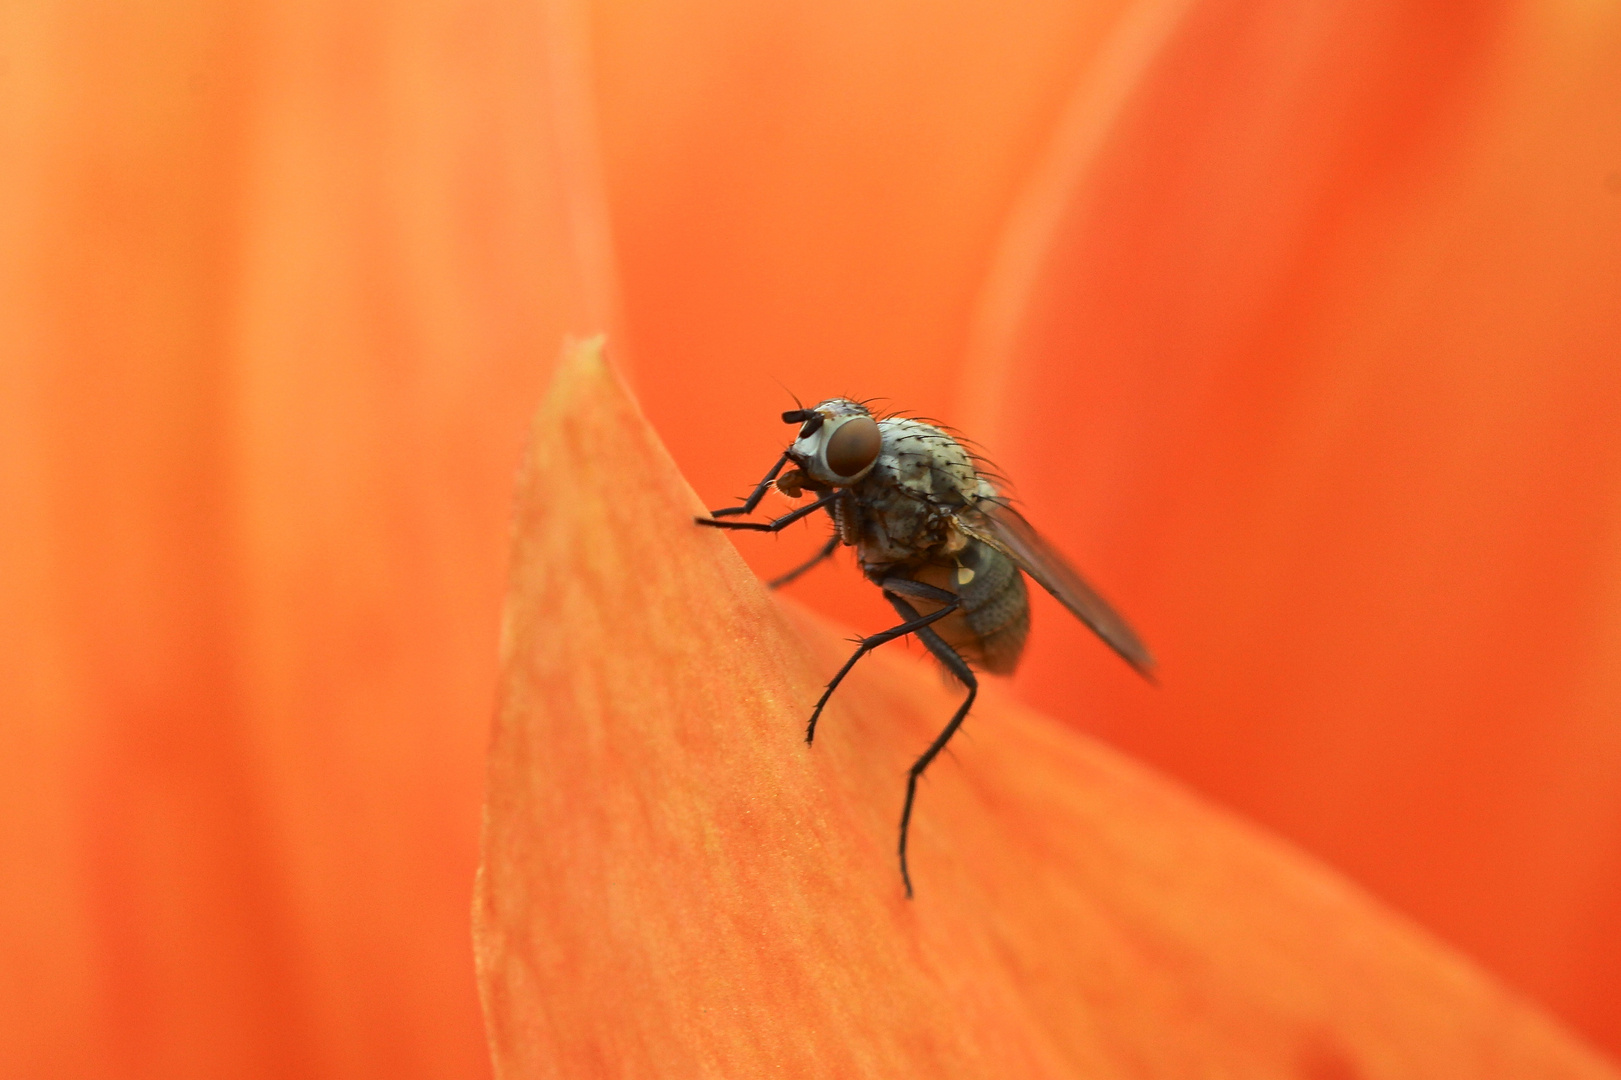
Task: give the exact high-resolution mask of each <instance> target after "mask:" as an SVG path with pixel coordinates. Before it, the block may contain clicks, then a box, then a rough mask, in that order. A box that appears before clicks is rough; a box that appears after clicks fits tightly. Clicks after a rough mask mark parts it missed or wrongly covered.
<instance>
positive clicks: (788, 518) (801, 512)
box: [692, 491, 840, 532]
mask: <svg viewBox="0 0 1621 1080" xmlns="http://www.w3.org/2000/svg"><path fill="white" fill-rule="evenodd" d="M839 495H840V492H837V491H830V492H828V493H827V494H826V495H823V496H822V497H821V498H820V499H817V500H816V501H815V502H813V503H806V504H805V505H804V506H801V507H800V508H799V509H798V510H795V511H793V512H791V513H787V514H784V515H782V517H780V518H772V519H771V520H770V521H716V520H715V519H714V518H693V519H692V520H694V521H696V522H697V523H698V524H700V525H708V526H709V527H710V528H713V529H744V530H747V531H749V532H781V531H782V530H783V529H785V528H787V527H788V526H789V525H792V524H793V523H794V522H796V521H798V520H799V519H800V518H802V517H805V516H806V515H807V514H813V513H815V512H816V511H818V510H820V509H822V508H823V507H825V506H830V505H832V503H833V500H834V499H837V498H838V497H839ZM735 509H737V511H738V512H739V513H742V512H743V511H742V508H741V507H737V508H735ZM716 513H719V511H716Z"/></svg>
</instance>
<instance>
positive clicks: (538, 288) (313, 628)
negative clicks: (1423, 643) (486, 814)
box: [0, 0, 602, 1080]
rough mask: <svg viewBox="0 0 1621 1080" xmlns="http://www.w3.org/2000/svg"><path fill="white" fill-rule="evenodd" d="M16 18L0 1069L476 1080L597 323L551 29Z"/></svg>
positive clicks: (3, 319)
mask: <svg viewBox="0 0 1621 1080" xmlns="http://www.w3.org/2000/svg"><path fill="white" fill-rule="evenodd" d="M4 21H5V27H6V31H5V34H4V35H3V37H4V40H5V48H4V55H3V56H0V99H3V100H0V159H3V161H4V165H3V166H0V229H3V232H0V236H3V242H0V339H3V340H4V342H5V345H4V350H5V356H4V360H3V362H0V461H3V464H0V619H3V620H4V623H5V627H4V628H5V650H4V651H5V660H4V661H3V662H0V717H3V718H4V719H3V723H0V728H3V730H4V732H5V740H6V741H5V749H4V752H3V753H0V800H4V805H3V812H0V816H3V817H4V820H5V822H6V825H5V827H4V828H3V829H0V875H3V876H4V877H3V881H0V936H3V947H0V955H3V956H4V962H5V967H6V971H7V974H6V977H5V978H3V979H0V1075H4V1076H7V1077H50V1078H52V1080H56V1078H72V1077H94V1078H96V1080H106V1078H123V1077H130V1078H145V1077H161V1078H164V1080H182V1078H198V1080H203V1078H207V1080H213V1078H217V1077H237V1078H250V1077H261V1076H262V1077H274V1078H277V1080H282V1078H287V1077H302V1076H343V1077H346V1078H364V1077H372V1076H378V1077H382V1076H386V1077H390V1078H393V1080H401V1078H408V1077H416V1076H432V1077H435V1078H445V1077H465V1076H472V1077H477V1076H480V1075H487V1074H488V1071H489V1064H488V1053H487V1050H486V1048H485V1040H484V1032H483V1023H482V1018H481V1017H480V1015H479V1009H478V1002H477V998H476V991H475V987H474V980H473V970H472V964H471V957H470V950H469V948H468V932H469V925H468V913H467V912H468V903H467V898H468V894H469V891H470V886H471V880H472V874H473V871H474V868H475V866H476V862H477V848H476V845H477V839H476V837H477V822H478V807H479V802H480V797H481V792H482V779H483V755H484V749H485V742H486V731H485V717H486V716H487V715H488V711H489V708H490V704H491V700H492V693H491V691H492V688H493V685H494V681H495V675H496V665H495V662H494V653H495V644H496V642H495V638H496V633H495V627H496V625H497V623H498V619H499V611H500V599H501V595H502V584H503V574H502V570H501V568H502V566H503V563H504V559H503V547H504V538H505V525H506V522H507V515H508V511H509V507H510V498H511V476H512V463H513V462H514V461H515V460H517V458H518V454H519V450H520V446H521V434H522V431H523V428H524V423H525V421H526V420H527V419H528V415H529V413H530V407H529V405H528V404H525V403H527V402H532V401H533V400H534V399H535V398H536V397H537V396H538V394H539V392H540V390H541V389H542V387H543V386H544V375H545V372H544V370H543V369H544V367H545V365H546V364H548V363H549V361H550V359H551V356H552V355H553V351H554V349H555V343H556V342H557V341H558V340H559V339H560V337H561V332H562V331H563V330H564V329H565V328H571V327H575V326H582V325H583V328H586V329H590V328H594V327H595V326H597V325H598V324H599V323H600V320H601V312H600V308H601V306H602V305H601V303H600V301H599V300H598V299H593V298H592V297H590V296H585V295H582V294H583V293H591V292H593V291H600V288H601V285H602V282H601V281H600V280H598V279H597V278H595V277H593V276H592V274H591V273H590V270H591V269H592V268H593V264H592V261H591V260H590V259H587V258H582V257H581V256H580V255H579V254H578V252H576V251H575V250H573V248H574V247H575V236H574V235H573V234H574V232H575V231H576V230H575V229H574V224H575V220H576V219H577V214H576V213H575V211H576V210H577V209H578V208H577V207H573V206H571V205H569V202H570V199H571V198H574V195H573V193H572V191H571V189H572V188H575V187H577V186H578V185H579V184H580V183H581V182H582V177H581V176H580V175H579V172H580V170H581V169H582V165H581V163H580V162H579V161H577V160H573V159H571V158H569V157H568V155H567V154H565V153H563V152H560V151H559V149H558V148H559V147H560V146H562V147H563V148H564V149H565V150H567V149H568V140H567V139H566V138H562V137H559V136H558V135H557V134H556V133H555V132H554V131H553V130H552V128H553V125H554V122H555V120H556V117H555V116H554V114H553V112H552V109H553V104H554V102H553V100H552V97H551V95H552V93H553V91H554V89H555V88H556V87H557V86H558V85H560V83H562V82H564V81H566V80H562V79H560V78H554V73H553V72H552V71H551V70H549V66H548V65H549V64H550V63H552V62H555V61H557V60H558V58H559V57H563V56H565V55H566V48H565V46H566V44H567V43H566V42H559V41H557V40H556V39H552V38H548V32H549V28H548V27H546V26H545V25H542V21H543V20H542V12H540V11H539V10H538V9H536V7H535V5H531V4H523V3H517V4H511V3H505V2H504V0H496V2H494V3H474V4H464V3H461V2H459V0H457V2H442V3H433V2H430V3H427V4H415V5H411V6H409V7H408V8H405V7H400V6H399V5H394V4H383V3H376V2H373V0H342V2H339V3H335V4H296V3H295V4H282V3H260V4H255V3H249V4H238V3H209V2H206V0H205V2H203V3H192V4H179V5H173V4H158V5H145V4H138V5H125V6H111V7H110V6H108V5H105V4H98V3H83V2H75V0H62V2H56V3H45V4H28V5H25V6H23V7H11V8H8V10H7V13H6V15H5V19H4ZM542 43H546V44H547V45H548V46H549V47H551V48H552V50H553V51H551V52H547V51H545V50H543V49H542V48H541V44H542ZM591 179H593V177H591V176H590V175H586V176H585V177H583V180H586V181H588V180H591ZM582 267H583V269H582ZM542 343H544V344H542Z"/></svg>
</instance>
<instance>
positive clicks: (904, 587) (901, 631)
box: [805, 578, 962, 745]
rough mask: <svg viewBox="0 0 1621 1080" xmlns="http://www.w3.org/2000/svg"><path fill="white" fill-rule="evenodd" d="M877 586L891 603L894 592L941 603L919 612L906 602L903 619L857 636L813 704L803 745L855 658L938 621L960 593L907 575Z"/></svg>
mask: <svg viewBox="0 0 1621 1080" xmlns="http://www.w3.org/2000/svg"><path fill="white" fill-rule="evenodd" d="M878 587H879V588H880V589H882V590H884V596H885V597H886V598H887V599H888V600H889V602H890V603H891V604H894V603H896V601H897V600H899V597H897V596H896V595H895V594H896V593H907V594H909V595H912V596H916V597H919V598H921V599H924V600H936V601H938V602H940V603H941V604H943V605H945V606H944V607H942V608H941V609H940V610H939V611H931V612H929V613H928V614H927V615H919V614H918V613H917V612H916V611H914V610H913V609H912V607H911V606H910V605H907V607H906V611H905V612H903V613H902V616H901V617H902V618H904V619H906V621H905V622H903V623H901V624H900V625H899V626H892V627H890V628H889V629H888V630H885V631H883V632H881V633H877V634H874V635H872V637H868V638H862V639H861V642H860V644H858V645H857V646H856V651H855V652H854V653H853V654H852V655H851V656H850V659H848V660H846V661H845V662H844V666H843V667H841V668H840V669H839V673H838V674H837V675H835V676H833V678H832V679H831V680H830V681H829V682H828V684H827V689H826V690H823V691H822V696H821V698H820V699H819V700H818V701H817V702H816V708H815V709H814V710H813V711H812V712H811V718H810V723H809V724H807V725H805V742H806V744H807V745H808V744H810V743H811V742H814V741H815V739H816V721H818V720H820V719H821V717H822V709H823V707H824V706H826V705H827V699H828V698H830V697H832V696H833V691H835V690H837V689H838V688H839V683H841V682H843V681H844V677H845V676H846V675H848V674H850V669H851V668H853V667H855V666H856V661H857V660H860V659H861V658H862V657H863V656H866V655H867V654H868V653H870V652H872V650H874V649H876V648H877V647H878V646H880V645H882V644H884V642H886V641H894V640H895V639H896V638H898V637H905V636H906V635H907V634H913V633H917V632H918V631H920V630H922V629H924V628H925V627H927V626H928V625H929V624H931V623H935V622H939V621H940V620H941V619H943V618H945V617H946V616H947V615H950V614H951V613H952V612H953V611H956V610H957V606H958V605H959V604H961V603H962V597H960V596H958V595H957V594H956V593H949V592H946V591H945V590H944V589H936V588H935V587H934V586H933V585H925V584H923V582H921V581H913V580H911V579H910V578H885V579H884V580H883V581H882V582H880V583H879V585H878ZM895 610H896V611H900V610H901V609H900V608H899V607H896V609H895Z"/></svg>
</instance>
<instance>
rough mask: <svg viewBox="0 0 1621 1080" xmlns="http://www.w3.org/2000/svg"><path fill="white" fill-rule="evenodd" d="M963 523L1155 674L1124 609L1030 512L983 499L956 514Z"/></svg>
mask: <svg viewBox="0 0 1621 1080" xmlns="http://www.w3.org/2000/svg"><path fill="white" fill-rule="evenodd" d="M955 517H956V521H957V524H958V526H959V527H960V528H961V529H962V530H963V531H964V532H966V533H967V534H968V535H970V536H972V537H974V538H975V539H976V540H982V541H984V542H985V543H987V544H989V545H991V546H992V547H994V548H996V549H997V550H998V551H1000V552H1002V553H1003V554H1004V555H1006V556H1007V557H1008V558H1010V559H1012V560H1013V561H1014V562H1016V563H1018V564H1019V568H1020V569H1021V570H1023V571H1024V572H1025V573H1027V574H1029V575H1030V576H1031V577H1033V578H1035V579H1036V581H1037V582H1038V583H1039V584H1040V585H1041V587H1042V588H1043V589H1046V590H1047V591H1048V592H1050V593H1052V594H1053V595H1054V596H1056V597H1057V598H1058V602H1059V603H1061V604H1063V605H1064V606H1065V607H1067V608H1069V610H1070V613H1071V614H1072V615H1074V616H1075V617H1076V618H1077V619H1079V620H1081V622H1083V623H1085V624H1086V625H1087V626H1089V627H1091V629H1092V632H1093V633H1095V634H1097V636H1098V637H1100V638H1102V639H1103V640H1104V643H1105V644H1107V645H1108V646H1109V648H1111V649H1113V650H1114V651H1115V652H1117V653H1119V654H1120V656H1121V658H1122V659H1124V660H1125V661H1126V663H1128V664H1130V665H1131V666H1132V667H1134V668H1136V669H1137V671H1138V672H1140V673H1141V674H1142V675H1144V676H1145V677H1147V678H1149V679H1152V678H1153V674H1152V673H1153V668H1154V657H1153V656H1152V655H1150V653H1149V651H1148V647H1147V646H1146V645H1144V644H1143V643H1142V641H1141V640H1139V639H1138V637H1137V633H1136V631H1134V630H1132V628H1131V627H1130V625H1128V624H1127V622H1126V620H1125V619H1124V618H1122V617H1121V615H1120V613H1119V612H1118V611H1116V610H1115V609H1114V608H1112V607H1110V606H1109V602H1108V601H1107V600H1105V599H1103V597H1101V596H1099V595H1098V594H1097V590H1095V589H1093V588H1092V586H1090V585H1088V584H1087V583H1086V581H1085V579H1084V578H1082V577H1081V575H1080V574H1079V573H1077V572H1076V570H1075V568H1074V567H1073V566H1071V565H1070V564H1069V561H1068V560H1067V559H1065V558H1064V557H1063V556H1062V555H1060V554H1059V553H1058V552H1057V551H1056V550H1054V549H1053V547H1052V545H1051V544H1049V543H1047V541H1045V540H1043V539H1042V538H1041V534H1040V533H1038V532H1036V530H1035V529H1034V528H1033V527H1032V526H1031V524H1030V523H1029V522H1028V521H1026V520H1024V516H1023V515H1022V514H1020V513H1019V512H1018V511H1017V510H1015V509H1013V507H1011V506H1009V505H1007V503H1005V502H1003V501H1002V500H1001V499H995V498H988V499H986V498H982V499H978V500H976V501H975V502H973V503H972V504H970V505H969V506H965V507H963V508H962V509H961V510H959V511H958V512H957V513H956V515H955Z"/></svg>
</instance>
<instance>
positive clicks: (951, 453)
mask: <svg viewBox="0 0 1621 1080" xmlns="http://www.w3.org/2000/svg"><path fill="white" fill-rule="evenodd" d="M878 428H879V431H880V433H881V434H882V436H883V446H882V448H881V449H880V450H879V452H878V461H877V463H876V464H875V465H874V466H873V468H872V471H871V472H870V473H868V474H867V475H866V476H865V477H863V478H862V479H861V481H860V482H859V483H857V484H856V485H855V486H854V487H852V488H851V489H850V493H851V495H852V496H853V498H852V499H851V500H848V501H846V502H845V503H844V504H843V505H841V506H840V507H839V512H838V515H837V516H838V519H839V533H840V535H841V536H842V537H843V539H844V541H845V543H853V544H854V545H855V548H856V554H857V557H858V558H859V559H860V560H861V567H862V569H863V570H864V571H865V572H866V573H867V576H868V577H871V578H873V579H874V580H878V579H879V578H881V577H882V576H883V575H884V573H886V572H887V571H888V570H889V569H890V568H892V567H896V566H921V565H923V564H925V563H930V562H937V561H941V560H945V559H950V558H952V557H954V556H955V555H956V554H957V553H958V552H960V551H961V550H962V548H963V547H964V545H965V544H966V542H967V538H966V537H965V536H963V534H962V533H960V532H959V531H958V530H957V529H956V527H955V526H954V525H953V523H952V521H951V514H952V511H954V510H957V509H959V508H961V507H962V506H964V505H966V504H968V503H971V502H973V501H975V500H976V499H981V498H986V497H989V496H992V495H995V494H996V489H995V488H993V487H992V486H991V485H990V484H989V483H987V482H986V481H985V480H983V479H981V478H980V476H979V473H978V471H977V470H976V469H975V468H974V462H973V459H972V458H970V457H969V456H968V452H967V451H966V450H964V449H963V448H962V446H961V445H960V444H959V443H958V442H957V440H956V439H953V438H952V437H951V436H950V435H947V434H946V433H945V432H943V431H941V430H940V429H939V428H937V427H934V426H933V425H932V424H925V423H923V422H922V421H920V420H906V419H901V418H898V417H894V418H890V419H887V420H880V421H878ZM851 515H856V517H857V520H854V521H852V520H850V516H851Z"/></svg>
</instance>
